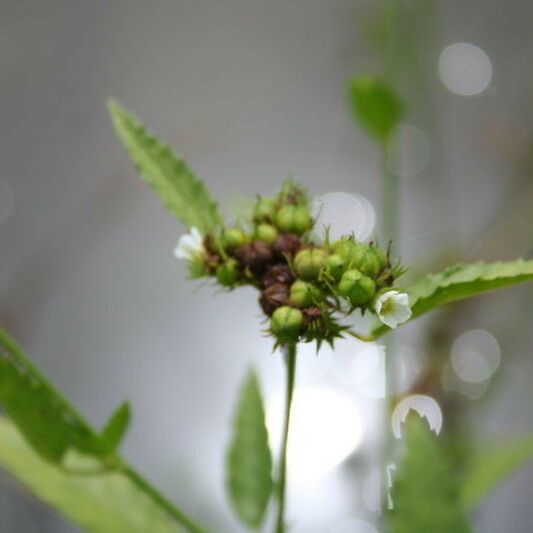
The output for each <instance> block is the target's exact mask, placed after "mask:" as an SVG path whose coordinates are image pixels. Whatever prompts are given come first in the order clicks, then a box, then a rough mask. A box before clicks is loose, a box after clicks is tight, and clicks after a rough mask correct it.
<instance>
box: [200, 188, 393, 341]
mask: <svg viewBox="0 0 533 533" xmlns="http://www.w3.org/2000/svg"><path fill="white" fill-rule="evenodd" d="M313 224H314V221H313V218H312V215H311V211H310V208H309V200H308V197H307V194H306V192H305V191H304V190H302V189H301V188H300V187H298V186H296V185H294V184H293V183H290V182H289V183H287V184H285V185H284V186H283V188H282V190H281V192H280V193H278V194H277V195H276V196H274V197H258V198H257V200H256V201H255V203H254V205H253V209H252V212H251V216H249V217H248V218H247V219H245V220H241V221H240V224H239V225H236V226H233V227H227V228H224V229H223V230H221V231H220V232H219V233H218V234H213V235H208V236H207V237H206V238H205V241H204V245H205V248H206V250H205V253H204V254H203V255H202V256H201V257H202V258H203V261H204V264H203V270H204V272H205V273H207V274H208V275H211V276H214V277H215V278H216V280H217V282H218V284H219V285H221V286H222V287H225V288H227V289H233V288H235V287H237V286H241V285H251V286H253V287H256V288H257V289H258V290H259V291H260V298H259V303H260V306H261V308H262V310H263V312H264V313H265V315H267V317H269V329H268V330H269V332H270V333H271V334H272V335H273V336H274V337H275V339H276V343H277V344H286V343H293V342H297V341H299V340H301V341H312V340H316V341H317V343H319V344H320V343H321V342H323V341H327V342H329V343H332V342H333V341H334V339H335V338H337V337H340V336H342V332H343V331H344V330H345V329H346V327H345V326H342V325H341V324H340V320H341V318H342V317H343V316H344V315H346V314H347V313H349V312H351V311H353V310H354V309H356V308H358V309H360V310H361V311H362V312H364V311H366V310H368V309H369V310H372V306H373V302H374V299H375V298H376V295H377V294H379V292H380V291H381V290H383V289H385V288H387V287H389V286H390V285H392V283H393V281H394V277H395V274H396V272H397V271H396V270H395V269H393V268H392V267H391V265H390V260H389V254H388V253H385V252H384V251H383V250H381V249H380V248H378V247H377V246H376V245H374V244H365V243H361V242H358V241H356V240H355V239H354V238H353V237H343V238H341V239H339V240H337V241H334V242H330V241H329V239H327V238H326V239H325V240H324V241H323V242H317V241H316V238H313V236H312V234H311V232H312V229H313Z"/></svg>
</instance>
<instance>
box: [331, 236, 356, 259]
mask: <svg viewBox="0 0 533 533" xmlns="http://www.w3.org/2000/svg"><path fill="white" fill-rule="evenodd" d="M363 246H364V245H362V244H361V243H358V242H356V241H354V240H353V239H350V238H344V239H339V240H338V241H335V242H334V243H332V245H331V248H332V249H333V251H334V252H335V253H336V254H338V255H340V256H341V257H342V258H343V259H344V260H345V261H346V263H348V264H352V265H356V264H357V263H358V262H359V261H360V259H361V257H362V256H363V254H364V249H363Z"/></svg>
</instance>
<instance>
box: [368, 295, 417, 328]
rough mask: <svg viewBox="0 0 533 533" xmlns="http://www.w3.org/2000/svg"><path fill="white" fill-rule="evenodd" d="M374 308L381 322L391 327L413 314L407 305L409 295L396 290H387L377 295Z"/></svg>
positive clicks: (405, 320) (396, 325)
mask: <svg viewBox="0 0 533 533" xmlns="http://www.w3.org/2000/svg"><path fill="white" fill-rule="evenodd" d="M374 309H375V311H376V313H377V314H378V317H379V319H380V320H381V321H382V322H383V324H385V325H386V326H389V328H391V329H395V328H396V327H398V325H400V324H403V323H404V322H407V321H408V320H409V319H410V318H411V315H412V314H413V313H412V311H411V308H410V307H409V296H407V294H405V293H404V292H398V291H387V292H384V293H383V294H381V295H380V296H378V297H377V298H376V302H375V303H374Z"/></svg>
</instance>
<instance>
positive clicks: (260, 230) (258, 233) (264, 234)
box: [254, 224, 278, 244]
mask: <svg viewBox="0 0 533 533" xmlns="http://www.w3.org/2000/svg"><path fill="white" fill-rule="evenodd" d="M254 238H255V239H257V240H258V241H265V242H268V243H269V244H274V242H275V241H276V239H277V238H278V230H277V229H276V228H275V227H274V226H272V225H271V224H259V225H258V226H257V228H255V233H254Z"/></svg>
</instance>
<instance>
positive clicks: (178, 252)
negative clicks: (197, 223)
mask: <svg viewBox="0 0 533 533" xmlns="http://www.w3.org/2000/svg"><path fill="white" fill-rule="evenodd" d="M204 251H205V248H204V237H203V235H202V234H201V233H200V230H199V229H198V228H196V227H194V226H193V227H192V228H191V232H190V233H188V234H186V235H182V236H181V237H180V238H179V239H178V244H177V245H176V248H174V257H176V258H177V259H185V260H187V261H192V260H193V259H196V258H197V257H198V256H200V255H202V254H203V253H204Z"/></svg>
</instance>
